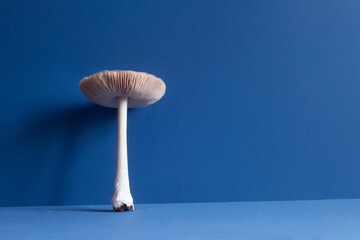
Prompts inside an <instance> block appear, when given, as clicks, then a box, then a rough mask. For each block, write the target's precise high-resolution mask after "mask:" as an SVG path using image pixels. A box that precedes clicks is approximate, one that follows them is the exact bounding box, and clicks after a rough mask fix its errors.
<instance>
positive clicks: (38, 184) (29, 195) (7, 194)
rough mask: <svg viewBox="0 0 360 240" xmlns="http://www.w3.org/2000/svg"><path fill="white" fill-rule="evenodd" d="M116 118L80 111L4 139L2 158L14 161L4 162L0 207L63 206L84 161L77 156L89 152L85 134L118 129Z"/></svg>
mask: <svg viewBox="0 0 360 240" xmlns="http://www.w3.org/2000/svg"><path fill="white" fill-rule="evenodd" d="M116 114H117V112H116V110H115V109H110V108H104V107H99V106H96V105H94V104H88V105H82V106H76V107H73V108H71V109H66V110H63V111H56V112H53V113H46V114H43V115H40V116H34V117H33V119H32V120H30V121H29V123H26V124H25V125H23V126H20V127H19V128H18V129H16V130H15V131H10V132H9V134H5V136H6V137H5V138H3V139H7V142H5V143H1V146H2V147H3V148H4V149H3V151H4V152H5V153H4V155H3V156H12V157H11V159H9V158H8V159H1V160H0V166H1V168H0V180H1V185H2V186H1V188H0V202H2V203H3V204H5V205H33V204H38V203H39V202H41V203H44V204H48V205H53V204H59V203H60V202H61V201H62V199H63V197H64V196H63V194H64V191H66V187H67V184H68V183H69V184H70V183H71V181H68V180H69V179H68V178H69V177H70V172H69V171H71V167H72V166H73V165H74V164H76V162H77V160H79V159H77V157H76V154H77V150H78V149H79V147H82V148H84V144H86V143H85V142H84V141H85V140H86V139H85V137H86V134H88V133H89V132H90V133H91V132H92V133H93V131H96V132H98V131H100V130H101V129H104V128H107V127H108V126H109V124H110V122H111V125H114V127H116ZM84 135H85V137H84ZM90 147H91V146H90ZM44 192H46V193H47V195H46V196H44Z"/></svg>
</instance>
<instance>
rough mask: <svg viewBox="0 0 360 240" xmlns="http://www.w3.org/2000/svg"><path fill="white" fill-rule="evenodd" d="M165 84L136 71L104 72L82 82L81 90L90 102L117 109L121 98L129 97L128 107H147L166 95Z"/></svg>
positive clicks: (149, 75)
mask: <svg viewBox="0 0 360 240" xmlns="http://www.w3.org/2000/svg"><path fill="white" fill-rule="evenodd" d="M165 89H166V86H165V83H164V82H163V81H162V80H161V79H160V78H158V77H156V76H154V75H152V74H148V73H144V72H135V71H120V70H114V71H108V70H106V71H102V72H98V73H95V74H93V75H91V76H89V77H85V78H83V79H82V80H81V81H80V90H81V92H82V93H83V94H84V95H85V97H86V98H88V99H89V100H90V101H92V102H94V103H96V104H98V105H101V106H104V107H111V108H117V107H118V98H119V97H120V96H127V97H128V107H129V108H138V107H146V106H148V105H150V104H153V103H155V102H156V101H158V100H159V99H160V98H161V97H162V96H164V94H165Z"/></svg>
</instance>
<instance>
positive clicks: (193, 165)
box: [0, 0, 360, 206]
mask: <svg viewBox="0 0 360 240" xmlns="http://www.w3.org/2000/svg"><path fill="white" fill-rule="evenodd" d="M0 9H1V14H0V24H1V33H0V34H1V44H0V51H1V54H0V58H1V71H0V79H1V87H0V104H1V108H0V114H1V115H0V124H1V133H0V147H1V149H0V151H1V152H0V156H1V158H0V205H3V206H5V205H53V204H99V203H103V204H106V203H109V200H110V198H111V196H112V193H113V181H114V175H115V151H116V110H115V109H106V108H102V107H99V106H96V105H94V104H92V103H90V102H89V101H88V100H87V99H85V98H84V97H83V96H82V94H81V92H80V90H79V86H78V84H79V81H80V80H81V79H82V78H83V77H84V76H87V75H90V74H92V73H95V72H97V71H100V70H105V69H132V70H138V71H145V72H150V73H153V74H155V75H157V76H159V77H161V78H163V79H164V81H165V82H166V84H167V93H166V95H165V96H164V98H163V99H162V100H161V101H159V102H158V103H156V104H154V105H152V106H150V107H147V108H143V109H135V110H131V111H130V112H129V119H128V120H129V122H128V146H129V168H130V181H131V187H132V193H133V196H134V199H135V202H137V203H140V202H141V203H149V202H198V201H199V202H202V201H252V200H291V199H323V198H359V197H360V173H359V169H360V108H359V106H360V14H359V12H360V2H359V1H344V0H341V1H340V0H339V1H268V0H263V1H165V0H164V1H133V0H132V1H103V0H102V1H1V3H0Z"/></svg>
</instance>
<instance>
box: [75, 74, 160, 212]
mask: <svg viewBox="0 0 360 240" xmlns="http://www.w3.org/2000/svg"><path fill="white" fill-rule="evenodd" d="M165 89H166V86H165V83H164V82H163V81H162V80H161V79H160V78H158V77H156V76H154V75H152V74H148V73H143V72H134V71H118V70H115V71H102V72H98V73H95V74H93V75H91V76H89V77H85V78H83V79H82V80H81V81H80V90H81V92H82V93H83V94H84V95H85V97H86V98H88V99H89V100H90V101H92V102H94V103H96V104H98V105H101V106H104V107H111V108H117V109H118V122H117V126H118V132H117V140H118V143H117V164H116V178H115V192H114V195H113V197H112V199H111V203H112V207H113V209H114V210H115V211H118V212H122V211H129V210H134V204H133V198H132V196H131V192H130V184H129V173H128V156H127V140H126V124H127V109H128V108H138V107H146V106H148V105H150V104H153V103H155V102H156V101H158V100H159V99H160V98H161V97H162V96H164V94H165Z"/></svg>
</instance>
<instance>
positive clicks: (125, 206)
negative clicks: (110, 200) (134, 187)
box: [113, 203, 134, 212]
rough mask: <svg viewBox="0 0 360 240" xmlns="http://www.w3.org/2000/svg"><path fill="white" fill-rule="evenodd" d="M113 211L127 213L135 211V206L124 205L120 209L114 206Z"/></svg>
mask: <svg viewBox="0 0 360 240" xmlns="http://www.w3.org/2000/svg"><path fill="white" fill-rule="evenodd" d="M113 209H114V211H115V212H125V211H130V210H134V205H130V206H129V205H127V204H125V203H123V204H122V205H121V206H120V207H115V206H113Z"/></svg>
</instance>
